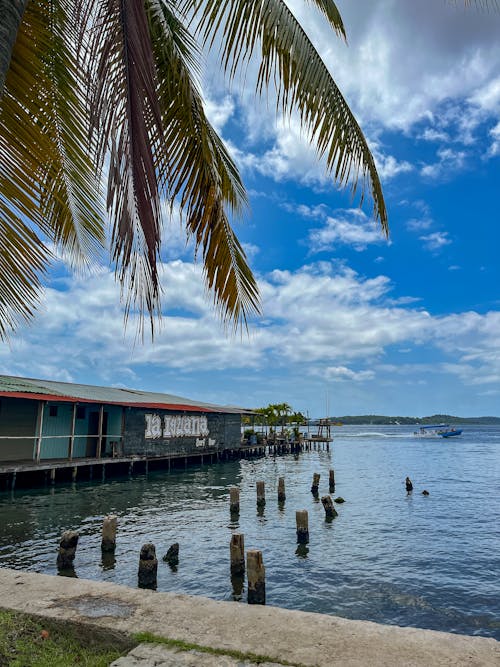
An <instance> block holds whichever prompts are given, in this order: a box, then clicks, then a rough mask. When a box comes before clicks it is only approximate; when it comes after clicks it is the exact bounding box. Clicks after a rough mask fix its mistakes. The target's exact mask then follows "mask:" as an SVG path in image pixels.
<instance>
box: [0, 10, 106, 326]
mask: <svg viewBox="0 0 500 667" xmlns="http://www.w3.org/2000/svg"><path fill="white" fill-rule="evenodd" d="M66 9H67V8H66V3H65V2H64V1H63V0H61V2H59V3H58V2H55V1H52V2H49V1H47V0H46V1H44V0H40V1H39V2H36V3H35V2H33V3H30V4H29V6H28V8H27V10H26V12H25V14H24V17H23V22H22V24H21V27H20V30H19V33H18V35H17V41H16V44H15V47H14V50H13V54H12V61H11V65H10V68H9V71H8V75H7V78H6V84H5V93H4V96H3V98H2V99H1V101H0V155H1V156H2V160H1V161H0V192H1V193H2V224H3V226H4V229H5V230H7V228H8V226H9V225H10V226H11V229H12V232H14V230H16V229H17V230H20V229H21V228H20V227H19V225H20V220H23V221H25V223H26V224H27V225H28V226H29V227H30V228H31V230H32V232H31V234H32V235H35V236H29V235H28V234H27V233H22V234H21V236H20V238H22V239H23V240H24V242H26V243H28V240H29V241H30V243H31V244H32V245H31V250H30V249H29V248H28V247H27V252H26V260H27V259H28V258H30V257H31V258H32V259H33V271H28V266H29V264H28V263H24V264H23V263H19V264H18V267H19V268H20V267H21V266H26V271H27V272H26V280H25V284H26V285H28V284H29V283H30V281H31V282H32V284H33V289H31V290H30V289H28V288H27V287H26V288H25V289H24V290H23V292H22V293H23V294H24V295H25V298H26V304H25V305H26V308H25V309H24V312H25V313H26V314H28V313H30V312H32V311H33V308H34V302H32V299H33V298H35V300H36V298H38V294H39V289H40V286H39V283H38V280H37V279H35V275H36V274H37V273H38V272H39V271H40V270H41V268H42V265H43V262H42V257H45V258H47V257H48V253H47V252H42V250H41V245H40V244H41V241H42V240H43V237H44V238H45V239H48V240H50V241H51V242H53V243H54V244H55V245H56V247H58V248H59V249H61V250H63V251H64V254H65V257H66V258H67V259H69V260H70V261H71V262H73V264H74V265H75V266H80V265H81V264H82V263H85V262H88V261H89V256H91V255H92V254H93V253H94V252H96V250H97V248H98V245H99V243H100V242H101V241H102V239H103V229H102V221H101V217H100V214H101V209H100V203H99V198H98V195H97V194H96V193H97V192H98V187H97V183H96V179H95V178H94V172H93V168H92V165H91V162H90V160H89V158H88V156H87V134H88V119H87V117H86V114H85V108H84V104H83V101H82V100H81V98H80V97H79V96H78V94H77V93H76V92H75V91H76V90H77V89H78V82H77V79H78V73H77V70H76V66H75V62H74V60H73V58H72V56H71V53H70V51H69V49H68V48H67V47H66V42H65V40H68V41H71V39H72V32H71V27H70V26H71V22H70V21H69V17H68V13H67V11H66ZM9 211H10V213H9ZM5 234H6V237H9V234H7V231H5ZM40 234H41V236H40V239H41V240H39V241H37V242H35V241H34V239H35V238H38V235H40ZM10 238H11V243H13V236H12V234H11V235H10ZM35 248H36V252H35V251H34V249H35ZM16 276H17V277H16ZM16 280H19V271H18V272H17V273H14V274H13V281H12V285H11V287H10V289H9V280H8V274H5V276H4V277H3V284H2V293H1V294H0V301H2V303H4V304H9V303H10V304H13V303H15V302H16V300H17V298H18V297H17V296H15V297H13V292H15V291H16V290H17V289H18V287H17V286H18V283H17V282H16ZM9 292H10V293H9ZM20 294H21V292H20ZM30 300H31V302H30ZM5 307H7V306H5ZM21 310H23V309H21ZM17 311H18V312H21V311H20V310H19V308H17ZM5 321H6V322H9V321H12V318H9V317H7V316H6V319H5Z"/></svg>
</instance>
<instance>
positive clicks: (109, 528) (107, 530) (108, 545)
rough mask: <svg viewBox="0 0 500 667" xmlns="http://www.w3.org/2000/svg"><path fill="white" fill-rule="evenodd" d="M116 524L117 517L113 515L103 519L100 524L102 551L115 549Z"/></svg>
mask: <svg viewBox="0 0 500 667" xmlns="http://www.w3.org/2000/svg"><path fill="white" fill-rule="evenodd" d="M117 524H118V517H117V516H115V515H114V514H110V515H109V516H106V517H104V521H103V522H102V541H101V549H102V551H108V552H109V551H114V550H115V548H116V527H117Z"/></svg>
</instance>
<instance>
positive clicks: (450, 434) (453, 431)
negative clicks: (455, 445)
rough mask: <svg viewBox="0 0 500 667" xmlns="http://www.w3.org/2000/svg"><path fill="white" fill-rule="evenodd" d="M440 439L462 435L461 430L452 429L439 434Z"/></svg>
mask: <svg viewBox="0 0 500 667" xmlns="http://www.w3.org/2000/svg"><path fill="white" fill-rule="evenodd" d="M438 435H440V436H441V437H442V438H452V437H453V436H454V435H462V429H461V428H452V429H450V430H449V431H445V432H444V433H439V434H438Z"/></svg>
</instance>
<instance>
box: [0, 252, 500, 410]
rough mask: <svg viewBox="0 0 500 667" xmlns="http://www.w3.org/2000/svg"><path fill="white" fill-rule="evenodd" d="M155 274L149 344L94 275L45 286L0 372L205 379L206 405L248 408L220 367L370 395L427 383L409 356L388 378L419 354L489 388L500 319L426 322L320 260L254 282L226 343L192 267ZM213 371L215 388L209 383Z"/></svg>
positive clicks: (436, 368) (279, 387)
mask: <svg viewBox="0 0 500 667" xmlns="http://www.w3.org/2000/svg"><path fill="white" fill-rule="evenodd" d="M163 271H164V279H165V293H166V298H165V308H164V318H163V325H162V327H161V329H160V330H159V331H158V333H157V335H156V338H155V341H154V343H151V342H150V341H148V340H146V341H145V343H144V344H141V343H138V342H137V341H135V342H134V334H135V330H134V325H135V316H134V315H132V321H131V323H130V325H129V330H128V331H127V332H126V333H125V334H124V332H123V319H122V316H123V312H122V309H121V308H120V307H119V305H118V298H119V289H118V287H117V286H116V284H115V282H114V279H113V276H112V275H111V273H110V272H109V271H107V270H104V269H103V270H102V271H101V272H100V273H99V274H98V275H94V276H90V277H88V278H86V279H84V278H71V279H68V280H66V281H65V282H62V281H61V282H59V283H58V284H57V286H56V287H51V288H49V289H48V290H47V294H46V298H45V302H44V303H45V307H44V309H43V311H42V312H41V313H40V314H39V316H38V317H37V319H36V321H35V323H34V324H33V325H32V326H31V327H26V328H24V329H22V330H20V331H19V333H18V335H17V336H16V337H15V339H13V340H12V341H11V343H10V345H6V344H2V345H1V346H0V369H1V372H3V373H7V374H17V375H27V376H31V377H50V378H58V379H61V380H65V381H80V382H91V383H97V384H99V383H102V384H108V385H111V384H113V385H116V384H117V383H118V384H122V385H125V386H132V387H133V386H135V387H138V388H140V387H145V384H146V379H145V378H147V377H150V373H151V372H152V373H153V376H154V385H153V386H154V387H155V388H157V389H158V390H164V391H173V393H179V394H182V393H184V394H186V395H190V396H194V395H196V394H199V392H200V385H199V378H200V377H201V376H204V375H206V374H207V373H210V374H211V377H212V382H211V385H210V386H211V389H207V390H206V391H204V392H203V396H204V398H205V400H220V396H221V395H224V396H226V397H227V398H226V399H225V402H232V403H240V404H244V405H253V404H256V405H258V404H259V403H260V401H259V396H261V394H260V393H259V392H260V391H261V389H262V382H261V380H259V382H258V383H254V384H255V388H254V389H253V390H251V389H250V388H249V387H250V385H249V383H248V382H245V383H241V382H240V381H238V383H237V384H236V385H235V384H234V382H233V383H231V380H230V378H229V377H228V376H229V375H230V369H235V370H236V369H239V370H240V372H243V373H244V375H245V377H247V378H249V379H251V378H252V377H254V375H253V374H254V373H255V378H262V373H263V372H265V378H266V387H268V388H271V387H272V388H273V392H274V393H277V394H279V395H282V394H283V395H287V391H288V389H287V387H290V386H291V383H292V384H293V385H294V386H295V383H296V382H299V385H300V387H301V389H302V391H304V386H305V384H304V383H309V382H313V383H317V382H318V381H320V380H321V378H323V380H325V381H326V380H327V381H328V382H329V383H332V384H335V383H338V382H342V383H343V385H345V386H346V387H347V386H349V382H352V383H354V384H355V385H356V386H357V387H365V388H371V391H372V392H373V391H376V390H375V387H376V386H380V383H381V382H382V383H383V384H384V386H388V385H390V384H391V383H392V384H394V382H395V376H399V377H401V378H404V379H405V382H406V381H409V382H412V383H413V384H415V385H416V384H417V383H418V382H419V381H420V380H425V379H426V378H428V370H426V364H425V363H424V364H422V363H419V362H418V361H417V359H418V356H417V357H416V360H415V361H414V362H413V370H412V372H411V374H410V367H411V364H410V363H409V362H408V363H407V364H406V365H405V367H404V368H406V369H407V371H408V372H407V373H406V374H405V372H404V368H403V367H402V366H401V365H400V364H397V365H395V364H392V365H394V366H395V368H397V369H398V371H397V372H396V371H389V370H388V366H390V365H391V363H390V359H391V350H399V352H398V353H400V352H401V350H406V353H405V357H406V358H409V356H410V355H411V354H415V352H413V351H415V350H418V349H422V348H427V349H429V350H432V349H433V350H436V349H437V350H439V352H440V354H441V362H438V363H434V364H433V365H432V373H435V374H437V375H441V376H446V375H447V376H452V377H453V378H456V380H455V381H459V382H460V383H462V384H463V385H464V386H469V387H474V386H478V387H483V386H484V387H491V386H492V385H494V384H495V383H497V384H498V383H500V312H496V311H493V312H490V313H487V314H485V315H480V314H478V313H474V312H468V313H458V314H455V315H447V316H432V315H430V314H429V313H428V312H426V311H425V310H422V309H419V308H415V306H414V305H413V302H414V300H415V298H416V297H415V298H410V297H408V296H405V295H400V296H397V297H394V295H393V294H392V291H393V285H392V284H391V281H390V280H389V279H388V278H387V277H386V276H384V275H376V276H374V277H371V278H366V277H362V276H360V275H359V274H357V273H356V272H355V271H353V270H352V269H350V268H349V267H346V266H344V267H336V266H335V265H333V264H331V263H329V262H322V263H316V264H311V265H309V266H304V267H302V268H301V269H300V270H297V271H273V272H271V273H270V274H269V275H267V276H265V277H261V278H260V280H259V282H260V286H261V291H262V297H263V307H264V317H265V319H263V320H259V319H256V320H254V321H252V322H250V335H249V337H247V336H246V335H243V336H226V335H225V333H224V330H223V328H222V326H221V324H220V322H218V321H217V319H216V317H215V316H214V314H213V309H212V305H211V303H210V300H209V299H207V298H206V295H205V290H204V288H203V286H202V283H201V269H200V267H195V266H193V265H192V264H189V263H186V262H182V261H180V260H178V261H175V262H169V263H166V265H165V266H164V270H163ZM408 350H410V351H408ZM217 373H221V374H222V375H221V377H223V378H224V380H222V382H223V384H224V389H220V390H219V389H217V390H216V388H215V387H214V386H213V383H214V381H215V379H214V378H215V377H217ZM166 375H168V377H175V378H176V379H175V381H172V380H170V382H171V384H170V385H168V386H164V385H163V384H162V378H163V377H164V376H166ZM183 378H185V380H183ZM308 378H309V379H308ZM299 380H300V381H299ZM152 382H153V380H152V379H151V378H150V379H149V380H148V383H149V384H151V383H152ZM172 382H173V385H174V386H172ZM252 382H253V380H252ZM374 383H375V384H374ZM252 386H253V385H252ZM308 386H309V385H308ZM310 386H311V387H316V386H317V385H314V384H313V385H310ZM182 387H187V389H183V390H181V388H182ZM251 391H255V392H256V393H255V395H254V394H253V393H249V392H251ZM311 391H312V389H311ZM269 400H271V399H269ZM301 400H302V401H303V400H304V399H303V398H302V399H301Z"/></svg>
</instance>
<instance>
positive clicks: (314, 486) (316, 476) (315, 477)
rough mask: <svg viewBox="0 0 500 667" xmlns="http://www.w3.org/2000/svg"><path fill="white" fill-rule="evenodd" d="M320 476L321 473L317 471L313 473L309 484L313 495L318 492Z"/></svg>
mask: <svg viewBox="0 0 500 667" xmlns="http://www.w3.org/2000/svg"><path fill="white" fill-rule="evenodd" d="M320 477H321V475H320V474H319V472H315V473H314V475H313V481H312V485H311V493H314V495H316V494H317V493H318V489H319V479H320Z"/></svg>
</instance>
